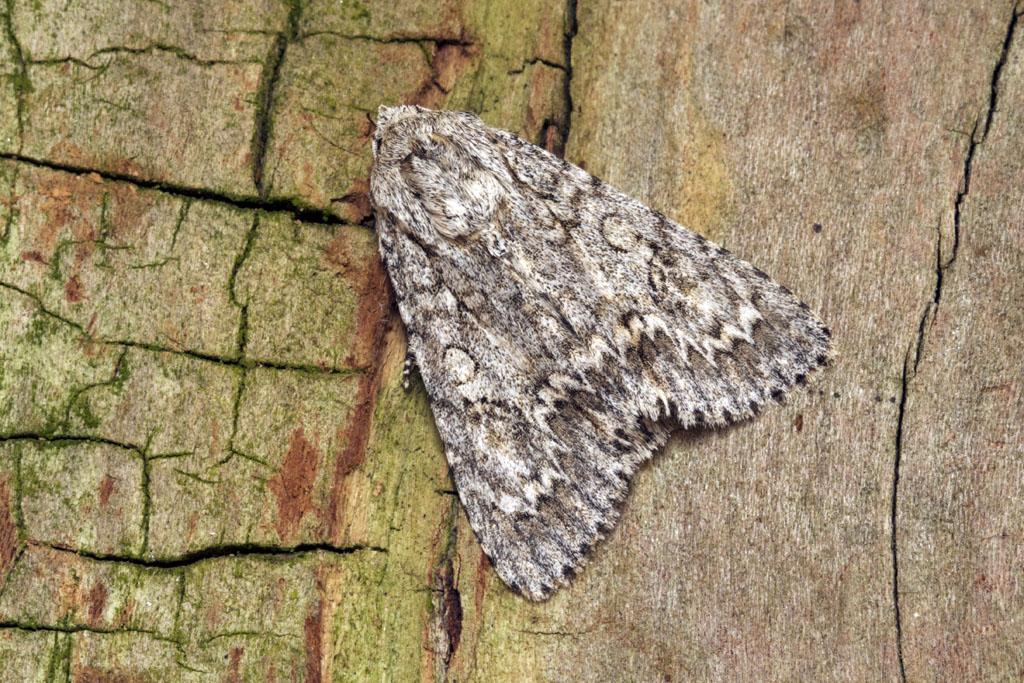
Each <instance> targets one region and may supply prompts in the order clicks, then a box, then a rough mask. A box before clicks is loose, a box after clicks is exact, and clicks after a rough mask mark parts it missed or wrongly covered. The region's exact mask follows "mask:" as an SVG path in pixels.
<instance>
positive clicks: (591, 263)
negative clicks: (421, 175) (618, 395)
mask: <svg viewBox="0 0 1024 683" xmlns="http://www.w3.org/2000/svg"><path fill="white" fill-rule="evenodd" d="M495 134H496V137H497V138H498V139H499V140H500V141H501V144H502V145H505V146H507V147H508V148H509V149H511V150H514V151H513V152H511V153H509V154H507V156H506V158H507V159H508V161H509V163H508V168H509V171H510V173H511V175H512V176H513V178H514V179H515V180H514V182H515V183H516V184H517V185H518V186H519V187H520V191H521V193H522V196H524V197H533V198H534V204H535V205H537V206H536V209H535V210H536V211H537V212H538V213H541V214H546V215H547V216H549V218H548V220H547V221H546V222H545V221H543V220H542V221H538V222H533V223H530V222H525V223H523V224H522V225H519V226H517V227H518V228H519V229H518V230H517V232H516V237H517V239H518V241H519V244H520V245H521V246H520V247H519V248H520V249H521V250H522V251H523V252H524V253H526V254H529V256H527V257H524V258H526V259H528V260H529V262H530V263H529V266H528V267H529V269H530V271H531V272H533V273H565V272H573V273H583V274H585V275H584V276H582V277H577V278H575V280H572V281H566V280H564V279H559V278H557V277H556V278H553V279H551V280H549V281H547V282H545V283H544V284H543V287H544V288H546V290H547V291H548V293H549V296H550V297H551V298H552V300H555V301H559V302H561V304H560V307H561V310H562V311H563V313H564V317H565V319H566V320H567V321H568V323H569V324H570V325H571V326H573V328H574V329H576V330H577V331H578V334H579V335H581V336H583V337H586V338H588V339H590V340H591V345H594V344H593V340H606V341H607V342H608V344H609V345H611V346H612V347H613V348H614V350H615V352H616V353H615V356H614V357H615V359H616V361H617V367H616V368H615V370H614V371H612V372H611V373H610V375H611V377H612V378H613V379H618V380H620V381H626V382H630V383H632V384H633V385H634V387H635V397H636V409H637V411H638V413H639V414H640V415H643V416H646V417H649V418H652V419H655V420H660V419H664V418H671V419H672V420H673V421H675V422H676V423H678V424H679V425H680V426H682V427H684V428H686V427H691V426H722V425H726V424H729V423H732V422H735V421H738V420H741V419H744V418H747V417H750V416H752V415H755V414H757V413H758V412H759V410H760V409H761V407H762V406H763V405H764V404H765V403H766V402H767V401H768V400H769V399H772V398H778V397H780V396H781V394H782V393H783V392H785V391H786V390H787V389H789V388H790V387H792V386H793V385H794V384H798V383H801V382H803V381H804V379H805V378H806V377H807V376H808V375H809V374H811V373H812V372H814V371H815V370H816V369H818V368H820V367H822V366H823V365H825V364H827V362H828V360H829V358H830V357H831V350H830V341H829V330H828V328H826V327H825V325H824V324H823V323H822V322H821V320H819V319H818V317H817V316H816V315H814V313H812V312H811V310H810V309H809V308H808V307H807V305H806V304H804V303H803V302H802V301H800V300H799V299H797V298H796V297H795V296H794V295H793V293H792V292H790V291H789V289H787V288H786V287H784V286H782V285H781V284H779V283H777V282H775V281H774V280H772V279H771V278H769V277H768V275H766V274H765V273H764V272H762V271H761V270H759V269H758V268H755V267H754V266H752V265H750V264H749V263H747V262H745V261H743V260H741V259H739V258H737V257H735V256H734V255H732V254H731V253H730V252H729V251H727V250H726V249H723V248H722V247H720V246H718V245H716V244H714V243H712V242H710V241H708V240H706V239H705V238H704V237H702V236H701V235H699V234H697V233H695V232H693V231H691V230H688V229H686V228H684V227H682V226H681V225H679V224H678V223H675V222H674V221H672V220H670V219H668V218H666V217H665V216H663V215H662V214H660V213H658V212H657V211H654V210H653V209H650V208H648V207H647V206H644V205H643V204H641V203H640V202H638V201H636V200H635V199H632V198H631V197H629V196H627V195H625V194H623V193H621V192H619V191H617V190H615V189H614V188H612V187H611V186H609V185H607V184H606V183H603V182H601V181H600V180H598V179H597V178H595V177H593V176H591V175H590V174H588V173H586V172H585V171H583V170H582V169H580V168H578V167H576V166H573V165H571V164H568V163H566V162H564V161H562V160H561V159H559V158H557V157H555V156H554V155H552V154H549V153H548V152H547V151H545V150H543V149H540V148H539V147H536V146H535V145H531V144H530V143H528V142H525V141H523V140H521V139H519V138H517V137H515V136H513V135H511V134H508V133H505V132H503V131H495ZM559 198H567V200H560V199H559ZM552 224H555V225H560V226H562V231H561V234H558V235H555V234H554V232H553V231H552V229H551V228H550V227H547V226H550V225H552ZM596 346H598V347H600V346H602V345H601V344H596Z"/></svg>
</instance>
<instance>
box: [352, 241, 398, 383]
mask: <svg viewBox="0 0 1024 683" xmlns="http://www.w3.org/2000/svg"><path fill="white" fill-rule="evenodd" d="M350 272H351V270H350ZM353 274H354V273H353ZM360 275H361V277H360V278H359V279H360V282H359V284H358V286H359V304H358V305H357V306H356V312H355V329H356V334H355V340H354V341H353V344H352V352H351V353H349V355H348V356H346V357H345V359H344V360H343V361H342V363H343V364H344V365H345V366H346V367H350V368H354V369H357V370H373V366H374V363H375V362H376V361H377V352H378V351H379V350H380V348H381V342H382V341H383V339H384V333H385V332H387V329H388V325H389V324H390V322H391V288H390V286H389V285H388V276H387V273H385V272H384V265H383V264H382V263H381V262H380V261H379V260H378V259H370V260H369V261H367V262H366V263H365V266H364V267H363V268H362V269H361V273H360ZM371 374H372V373H371Z"/></svg>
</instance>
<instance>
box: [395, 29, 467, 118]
mask: <svg viewBox="0 0 1024 683" xmlns="http://www.w3.org/2000/svg"><path fill="white" fill-rule="evenodd" d="M479 59H480V48H479V47H478V46H477V45H475V44H473V43H470V42H468V41H465V40H461V41H457V42H450V43H438V44H435V47H434V54H433V56H432V58H431V61H430V76H429V77H428V78H427V79H426V80H424V81H423V83H421V84H420V86H419V88H417V89H416V91H415V92H414V93H412V94H411V95H409V96H407V97H406V98H405V104H418V105H420V106H423V107H429V108H431V109H438V108H440V107H441V106H442V105H443V104H444V101H445V98H446V97H447V95H448V93H449V92H450V91H451V89H452V87H454V86H455V83H456V82H458V80H459V77H461V76H462V74H464V73H465V72H466V71H468V70H470V69H472V68H473V67H474V66H475V65H476V64H477V62H478V61H479Z"/></svg>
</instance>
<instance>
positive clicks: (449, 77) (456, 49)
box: [431, 43, 480, 93]
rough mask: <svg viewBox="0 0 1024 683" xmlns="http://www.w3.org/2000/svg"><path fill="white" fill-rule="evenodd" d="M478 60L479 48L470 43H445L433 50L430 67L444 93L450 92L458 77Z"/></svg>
mask: <svg viewBox="0 0 1024 683" xmlns="http://www.w3.org/2000/svg"><path fill="white" fill-rule="evenodd" d="M478 59H480V48H479V46H477V45H476V44H472V43H445V44H442V45H438V46H437V49H436V50H434V59H433V60H432V61H431V66H432V67H433V69H434V74H435V76H434V80H435V81H436V82H437V86H438V87H439V88H441V90H443V91H444V92H446V93H447V92H449V91H451V89H452V88H454V87H455V84H456V83H457V82H458V80H459V77H460V76H461V75H462V74H464V73H465V72H466V71H468V70H470V69H471V68H473V67H474V66H475V65H476V62H477V60H478Z"/></svg>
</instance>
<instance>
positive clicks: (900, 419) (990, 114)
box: [890, 5, 1024, 683]
mask: <svg viewBox="0 0 1024 683" xmlns="http://www.w3.org/2000/svg"><path fill="white" fill-rule="evenodd" d="M1021 14H1024V7H1021V6H1020V5H1018V6H1017V7H1015V8H1014V10H1013V12H1012V14H1011V16H1010V21H1009V25H1008V26H1007V29H1006V35H1005V37H1004V38H1003V45H1002V50H1001V51H1000V53H999V58H998V59H997V60H996V63H995V66H994V67H993V69H992V77H991V79H990V85H989V98H988V107H987V109H986V111H985V113H984V117H983V118H982V117H980V116H979V118H978V119H977V120H976V121H975V123H974V127H973V129H972V130H971V135H970V143H969V145H968V147H967V154H966V156H965V158H964V166H963V182H962V186H961V188H960V189H959V190H958V191H957V194H956V198H955V199H954V202H953V244H952V245H951V247H950V249H949V254H948V256H946V255H945V254H944V250H943V244H942V242H943V240H942V229H941V226H939V230H938V237H937V240H936V247H935V288H934V290H933V293H932V299H931V301H929V302H928V303H927V305H926V306H925V309H924V312H923V313H922V315H921V320H920V323H919V324H918V329H917V335H916V337H917V338H916V340H915V342H914V343H913V347H912V348H908V349H907V353H906V355H905V356H904V359H903V373H902V376H901V378H900V401H899V408H898V411H897V415H896V444H895V455H894V458H893V475H892V498H891V500H892V504H891V508H890V529H891V538H890V548H891V553H892V599H893V613H894V618H895V626H896V654H897V658H898V661H899V671H900V680H901V681H903V682H904V683H905V682H906V680H907V673H906V667H905V664H904V658H903V622H902V619H901V614H900V585H899V542H898V536H897V522H898V515H899V483H900V465H901V464H902V458H903V443H904V441H903V435H904V422H905V418H906V409H907V396H908V394H909V386H910V382H911V381H912V380H913V378H914V376H915V375H916V374H917V369H918V365H919V364H920V362H921V356H922V352H923V349H924V340H925V335H926V334H927V330H928V325H929V323H930V322H931V321H933V320H934V319H935V315H936V313H937V312H938V308H939V304H940V303H941V301H942V289H943V285H944V281H945V275H946V271H947V270H948V269H949V268H950V267H951V266H952V265H953V263H955V262H956V258H957V255H958V253H959V249H960V232H961V225H962V223H961V220H962V209H963V204H964V201H965V200H966V198H967V195H968V194H969V193H970V191H971V171H972V169H973V166H974V160H975V158H976V155H977V151H978V148H979V146H980V145H981V144H982V143H983V142H985V139H986V138H987V137H988V133H989V130H990V129H991V127H992V120H993V118H994V116H995V112H996V103H997V101H998V98H999V77H1000V75H1001V74H1002V70H1003V67H1004V66H1005V65H1006V60H1007V57H1008V55H1009V51H1010V45H1011V44H1012V43H1013V36H1014V33H1015V31H1016V27H1017V20H1018V19H1019V18H1020V16H1021ZM911 357H912V358H911Z"/></svg>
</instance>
